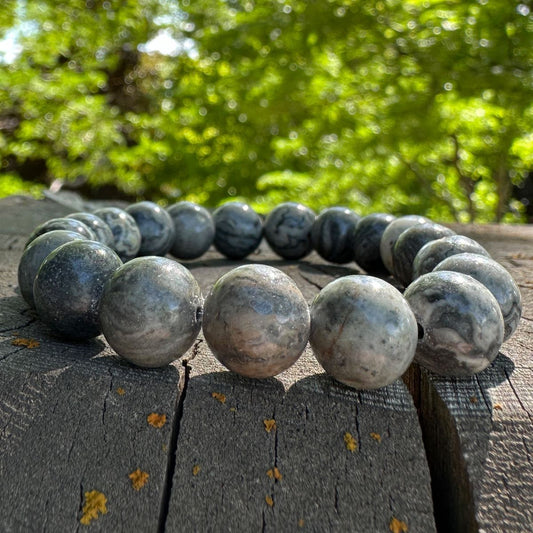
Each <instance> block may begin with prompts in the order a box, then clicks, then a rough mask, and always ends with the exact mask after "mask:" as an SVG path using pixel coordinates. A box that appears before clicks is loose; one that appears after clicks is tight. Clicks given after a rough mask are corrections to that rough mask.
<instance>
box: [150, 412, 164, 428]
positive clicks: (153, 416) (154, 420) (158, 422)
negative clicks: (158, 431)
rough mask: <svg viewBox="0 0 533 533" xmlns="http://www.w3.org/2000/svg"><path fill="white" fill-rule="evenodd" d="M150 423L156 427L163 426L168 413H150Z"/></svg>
mask: <svg viewBox="0 0 533 533" xmlns="http://www.w3.org/2000/svg"><path fill="white" fill-rule="evenodd" d="M147 420H148V423H149V424H150V425H151V426H153V427H155V428H162V427H163V426H164V425H165V424H166V422H167V415H161V414H158V413H150V414H149V415H148V417H147Z"/></svg>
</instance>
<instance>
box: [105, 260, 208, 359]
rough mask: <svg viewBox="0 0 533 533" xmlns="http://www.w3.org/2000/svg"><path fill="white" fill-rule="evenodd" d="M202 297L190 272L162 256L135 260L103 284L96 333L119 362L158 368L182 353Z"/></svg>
mask: <svg viewBox="0 0 533 533" xmlns="http://www.w3.org/2000/svg"><path fill="white" fill-rule="evenodd" d="M201 316H202V295H201V293H200V288H199V286H198V283H197V282H196V280H195V279H194V277H193V276H192V274H191V273H190V272H189V271H188V270H187V269H186V268H185V267H183V266H182V265H180V264H179V263H177V262H176V261H173V260H171V259H167V258H164V257H156V256H152V257H138V258H136V259H133V260H131V261H129V262H128V263H126V264H125V265H123V266H121V267H120V268H119V269H118V270H117V271H116V272H115V274H114V275H113V277H112V278H111V279H110V281H109V282H108V283H107V285H106V287H105V291H104V295H103V297H102V303H101V307H100V321H101V324H102V331H103V333H104V336H105V338H106V340H107V342H108V343H109V345H110V346H111V347H112V348H113V349H114V350H115V351H116V352H117V353H118V354H119V355H120V356H121V357H123V358H124V359H126V360H127V361H129V362H131V363H133V364H135V365H137V366H141V367H161V366H165V365H167V364H169V363H170V362H171V361H174V360H175V359H177V358H178V357H180V356H181V355H183V354H184V353H185V352H186V351H187V350H188V349H189V348H190V347H191V346H192V343H193V342H194V340H195V339H196V336H197V335H198V332H199V331H200V327H201Z"/></svg>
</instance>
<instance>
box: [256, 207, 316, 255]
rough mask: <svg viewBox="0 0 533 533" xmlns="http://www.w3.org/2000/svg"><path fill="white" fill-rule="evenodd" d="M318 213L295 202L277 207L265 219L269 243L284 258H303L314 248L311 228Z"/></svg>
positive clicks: (266, 235)
mask: <svg viewBox="0 0 533 533" xmlns="http://www.w3.org/2000/svg"><path fill="white" fill-rule="evenodd" d="M315 218H316V215H315V213H314V211H313V210H312V209H310V208H309V207H306V206H305V205H302V204H298V203H295V202H286V203H283V204H280V205H278V206H277V207H275V208H274V209H273V210H272V211H271V212H270V213H269V215H268V216H267V218H266V220H265V226H264V232H265V239H266V240H267V242H268V244H269V245H270V247H271V248H272V250H274V252H276V253H277V254H278V255H279V256H280V257H283V258H284V259H292V260H295V259H301V258H302V257H305V256H306V255H308V254H309V253H310V252H311V250H312V249H313V243H312V242H311V228H312V227H313V222H314V221H315Z"/></svg>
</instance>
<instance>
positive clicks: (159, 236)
mask: <svg viewBox="0 0 533 533" xmlns="http://www.w3.org/2000/svg"><path fill="white" fill-rule="evenodd" d="M126 212H127V213H128V214H130V215H131V216H132V217H133V218H134V220H135V222H136V223H137V227H138V228H139V231H140V232H141V247H140V248H139V251H138V253H137V255H161V256H163V255H165V254H166V253H167V252H168V251H169V250H170V247H171V246H172V242H173V241H174V222H172V218H170V215H169V214H168V213H167V212H166V211H165V210H164V209H163V208H162V207H160V206H158V205H157V204H155V203H154V202H137V203H136V204H131V205H129V206H128V207H126Z"/></svg>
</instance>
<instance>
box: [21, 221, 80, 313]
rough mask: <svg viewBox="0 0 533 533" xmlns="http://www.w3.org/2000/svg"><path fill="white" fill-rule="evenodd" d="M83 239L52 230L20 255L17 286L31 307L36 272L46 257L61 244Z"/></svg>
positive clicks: (75, 234)
mask: <svg viewBox="0 0 533 533" xmlns="http://www.w3.org/2000/svg"><path fill="white" fill-rule="evenodd" d="M84 239H85V237H84V236H83V235H80V234H79V233H76V232H75V231H67V230H59V229H57V230H53V231H49V232H47V233H43V234H42V235H39V237H37V238H36V239H34V240H33V241H32V242H31V243H30V244H28V246H27V247H26V249H25V250H24V253H23V254H22V257H21V258H20V262H19V266H18V284H19V289H20V293H21V295H22V297H23V298H24V300H26V302H27V303H28V304H29V305H30V306H31V307H35V302H34V301H33V283H34V281H35V277H36V276H37V272H38V271H39V268H40V267H41V265H42V263H43V261H44V260H45V259H46V258H47V257H48V255H49V254H50V253H51V252H53V251H54V250H55V249H56V248H59V247H60V246H61V245H62V244H65V243H67V242H71V241H77V240H84Z"/></svg>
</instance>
